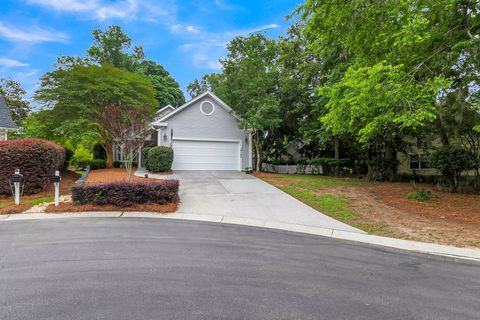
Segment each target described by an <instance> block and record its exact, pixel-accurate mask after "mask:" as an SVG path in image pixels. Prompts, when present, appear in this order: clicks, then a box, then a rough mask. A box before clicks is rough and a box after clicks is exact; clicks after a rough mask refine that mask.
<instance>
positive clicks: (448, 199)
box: [256, 173, 480, 247]
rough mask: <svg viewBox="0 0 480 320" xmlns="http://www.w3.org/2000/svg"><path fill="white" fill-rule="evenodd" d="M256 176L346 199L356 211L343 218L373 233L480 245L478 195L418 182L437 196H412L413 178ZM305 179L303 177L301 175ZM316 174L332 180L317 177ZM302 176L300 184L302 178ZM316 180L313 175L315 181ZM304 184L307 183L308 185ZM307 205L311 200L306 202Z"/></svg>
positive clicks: (419, 185) (281, 186) (279, 185)
mask: <svg viewBox="0 0 480 320" xmlns="http://www.w3.org/2000/svg"><path fill="white" fill-rule="evenodd" d="M256 176H258V177H260V178H262V179H264V180H265V181H267V182H269V183H271V184H272V185H274V186H277V187H280V188H285V186H294V187H295V188H297V189H298V188H301V190H302V191H303V192H309V193H310V194H312V195H318V196H321V195H333V196H340V197H343V198H345V199H348V202H349V204H350V207H351V208H352V209H353V210H355V212H357V215H355V216H352V217H349V218H348V219H347V220H343V221H344V222H346V223H348V224H351V225H353V226H355V227H358V228H360V229H363V230H366V231H368V232H369V233H371V234H375V235H381V236H389V237H395V238H401V239H409V240H416V241H423V242H432V243H439V244H447V245H454V246H461V247H480V196H478V195H473V194H453V193H444V192H439V191H436V190H435V189H434V186H432V185H424V184H417V186H416V187H417V188H420V187H426V188H428V189H429V190H431V191H432V194H433V195H434V199H433V200H432V201H429V202H419V201H416V200H412V199H408V198H407V194H408V193H410V192H413V191H414V189H413V187H412V186H411V185H410V184H409V183H387V182H386V183H373V182H370V181H365V180H361V179H351V178H350V180H346V179H344V178H341V179H338V181H339V182H345V181H350V182H352V183H351V184H348V185H343V186H325V185H324V184H323V185H322V184H321V183H317V184H315V183H314V182H311V181H309V183H310V184H305V183H306V182H305V180H304V179H302V177H301V176H295V175H291V176H289V175H280V174H271V173H269V174H261V175H257V174H256ZM303 178H304V177H303ZM316 179H319V181H320V179H331V178H330V177H328V178H327V177H318V178H316ZM299 181H301V183H299ZM313 181H315V180H313ZM304 184H305V185H304ZM307 204H308V203H307Z"/></svg>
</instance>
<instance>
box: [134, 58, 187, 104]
mask: <svg viewBox="0 0 480 320" xmlns="http://www.w3.org/2000/svg"><path fill="white" fill-rule="evenodd" d="M136 71H137V72H138V73H140V74H143V75H144V76H145V77H146V78H147V79H148V80H150V81H151V82H152V84H153V86H154V88H155V90H156V91H157V94H156V98H157V101H158V103H159V106H161V107H164V106H166V105H169V104H170V105H172V106H174V107H177V106H179V105H181V104H183V103H184V102H185V96H184V95H183V92H182V90H181V89H180V85H179V84H178V82H177V81H175V79H174V78H173V77H172V76H171V75H170V73H168V71H167V70H165V68H164V67H162V66H161V65H159V64H158V63H156V62H155V61H151V60H147V61H142V62H141V63H140V65H139V66H138V68H137V70H136Z"/></svg>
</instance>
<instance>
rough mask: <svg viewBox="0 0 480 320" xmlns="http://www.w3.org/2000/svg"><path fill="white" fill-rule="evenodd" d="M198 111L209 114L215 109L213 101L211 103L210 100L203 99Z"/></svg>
mask: <svg viewBox="0 0 480 320" xmlns="http://www.w3.org/2000/svg"><path fill="white" fill-rule="evenodd" d="M200 111H201V112H202V113H203V114H204V115H206V116H209V115H211V114H212V113H213V112H214V111H215V106H214V105H213V103H211V102H210V101H204V102H202V104H201V105H200Z"/></svg>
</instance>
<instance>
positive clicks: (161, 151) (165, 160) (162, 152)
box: [145, 146, 173, 172]
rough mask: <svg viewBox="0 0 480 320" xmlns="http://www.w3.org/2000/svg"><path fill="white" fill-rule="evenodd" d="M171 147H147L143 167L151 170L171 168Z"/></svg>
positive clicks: (158, 170)
mask: <svg viewBox="0 0 480 320" xmlns="http://www.w3.org/2000/svg"><path fill="white" fill-rule="evenodd" d="M172 163H173V149H172V148H169V147H164V146H159V147H152V148H149V149H148V151H147V155H146V160H145V167H146V168H147V170H148V171H152V172H168V171H171V170H172Z"/></svg>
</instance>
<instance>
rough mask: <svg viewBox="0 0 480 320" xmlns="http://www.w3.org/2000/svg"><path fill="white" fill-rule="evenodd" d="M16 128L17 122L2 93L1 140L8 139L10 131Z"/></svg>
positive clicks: (0, 102)
mask: <svg viewBox="0 0 480 320" xmlns="http://www.w3.org/2000/svg"><path fill="white" fill-rule="evenodd" d="M15 129H16V125H15V122H13V120H12V118H11V117H10V112H9V111H8V106H7V101H5V98H4V97H3V96H2V95H0V141H3V140H7V139H8V131H13V130H15Z"/></svg>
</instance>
